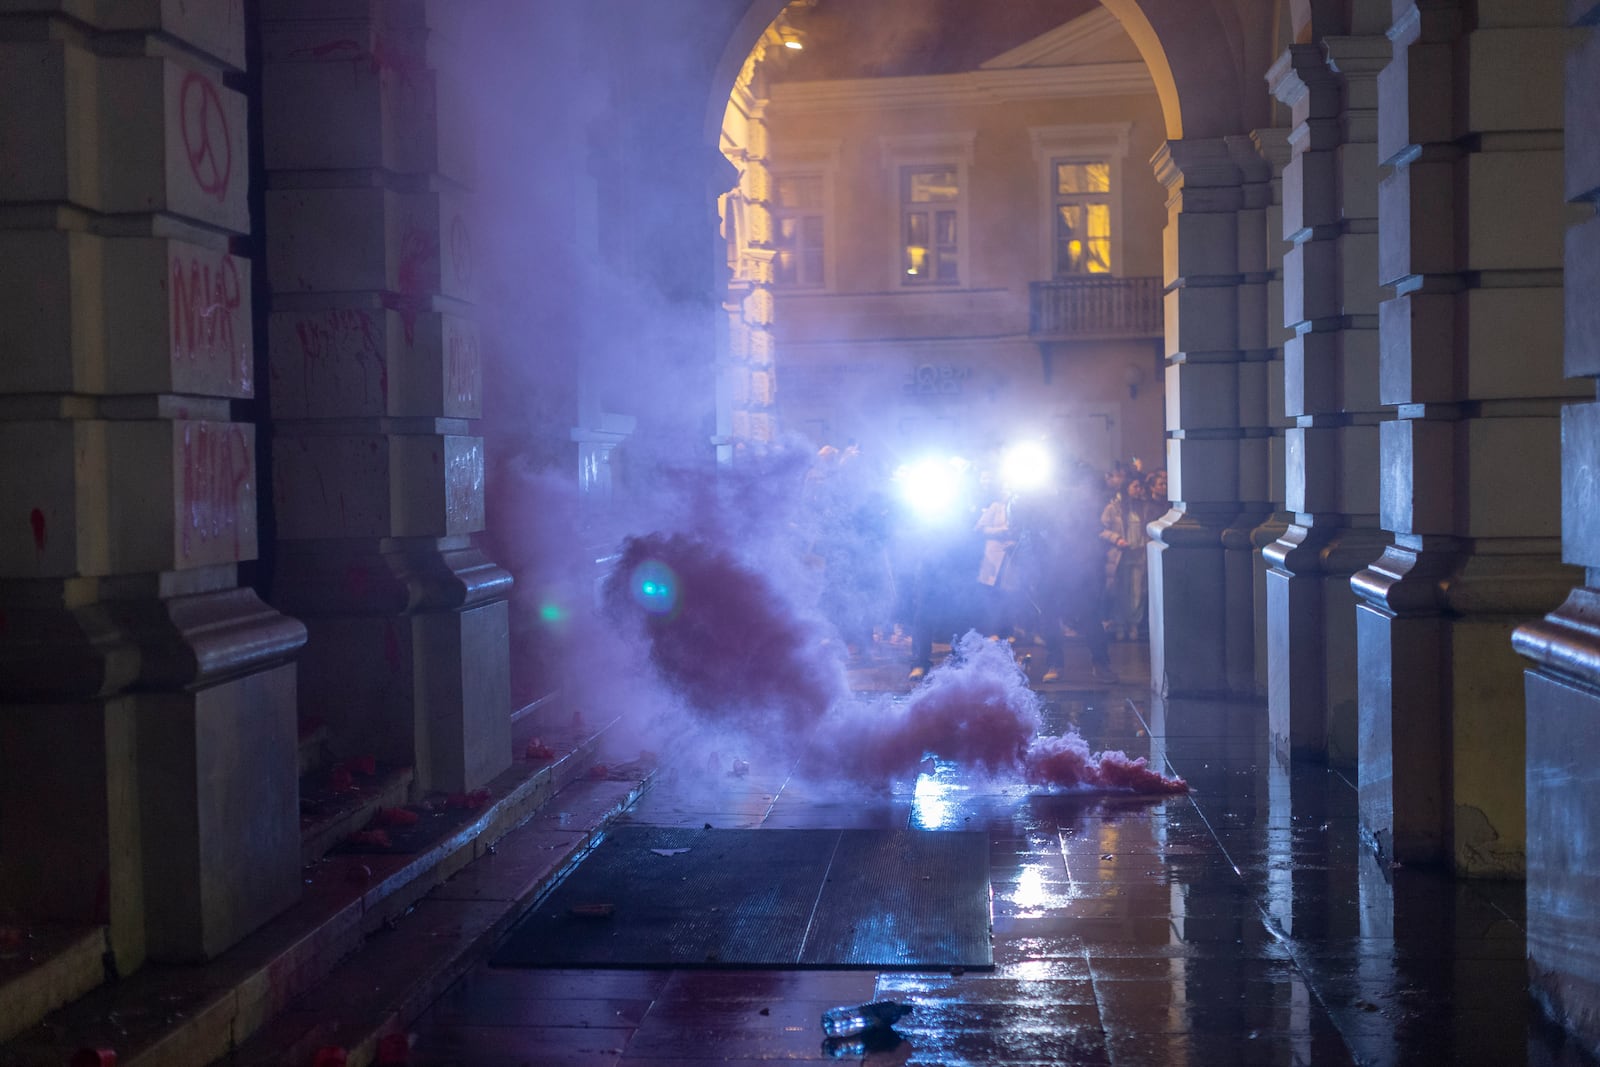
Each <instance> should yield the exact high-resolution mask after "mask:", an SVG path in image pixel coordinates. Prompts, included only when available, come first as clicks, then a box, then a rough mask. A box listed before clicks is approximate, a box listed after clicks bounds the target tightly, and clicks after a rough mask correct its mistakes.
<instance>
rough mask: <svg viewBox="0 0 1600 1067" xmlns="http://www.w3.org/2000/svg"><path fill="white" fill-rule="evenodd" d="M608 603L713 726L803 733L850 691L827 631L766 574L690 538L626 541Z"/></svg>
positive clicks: (665, 675) (608, 591)
mask: <svg viewBox="0 0 1600 1067" xmlns="http://www.w3.org/2000/svg"><path fill="white" fill-rule="evenodd" d="M663 586H665V588H663ZM606 605H607V608H608V609H609V613H610V615H611V617H612V618H613V619H614V620H615V621H616V622H617V623H619V624H622V625H626V624H627V623H628V620H629V619H630V617H631V618H632V619H633V620H634V623H635V624H636V625H638V626H639V627H640V628H641V630H642V632H643V635H644V636H645V638H646V639H647V641H648V647H649V658H650V663H651V665H652V666H653V667H654V668H655V670H656V671H657V672H658V673H659V674H660V676H661V678H662V680H663V681H664V682H666V683H667V684H668V685H670V686H671V687H672V688H673V689H674V690H675V691H676V692H677V693H678V694H679V695H681V696H682V697H683V699H684V700H685V701H687V702H688V703H689V705H690V706H691V707H692V708H693V709H694V710H695V711H697V712H698V713H699V714H700V716H701V717H702V718H706V719H710V720H712V721H714V722H716V723H718V724H719V725H729V724H735V725H741V726H743V727H745V728H746V729H748V730H750V731H751V732H752V733H758V732H760V731H762V730H766V729H775V730H778V731H781V734H782V736H784V737H788V738H797V737H803V736H804V734H805V732H806V731H807V730H808V729H809V728H810V727H811V726H812V725H814V724H815V723H817V722H818V721H820V720H821V718H822V717H823V715H824V714H825V713H826V712H827V711H828V710H829V709H830V708H832V707H833V706H835V705H836V704H838V703H839V702H840V701H842V700H843V699H844V697H845V696H846V695H847V693H848V686H847V684H846V680H845V673H844V664H843V662H842V660H841V659H840V655H839V652H838V651H836V649H835V647H834V646H830V645H825V644H824V643H823V639H824V637H825V636H826V632H825V630H824V629H823V628H822V627H821V626H820V625H818V624H815V623H811V622H809V621H807V620H805V619H804V618H802V617H801V616H800V615H799V614H798V613H796V611H795V610H794V607H793V605H792V604H791V603H790V602H789V601H788V599H787V598H786V597H785V596H784V595H783V593H782V591H781V589H780V588H779V587H778V585H776V584H775V583H774V582H773V581H771V580H769V579H768V578H767V576H765V575H763V574H761V573H759V572H757V571H755V570H753V569H751V568H750V567H748V566H746V565H745V564H743V563H741V562H740V561H739V560H738V559H736V558H735V557H734V556H733V555H732V554H731V553H730V552H727V551H725V550H723V549H720V548H717V547H715V546H713V545H711V544H708V543H707V542H705V541H702V540H700V539H699V538H697V537H694V536H692V535H687V534H671V535H664V534H650V535H648V536H645V537H633V538H629V539H628V541H627V542H626V543H625V544H624V546H623V551H622V555H621V557H620V558H619V559H618V560H617V561H616V563H615V566H614V567H613V569H612V572H611V576H610V578H609V580H608V581H607V584H606Z"/></svg>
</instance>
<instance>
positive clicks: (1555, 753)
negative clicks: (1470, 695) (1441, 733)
mask: <svg viewBox="0 0 1600 1067" xmlns="http://www.w3.org/2000/svg"><path fill="white" fill-rule="evenodd" d="M1514 642H1515V645H1516V648H1517V650H1518V651H1519V652H1521V653H1522V654H1523V655H1525V656H1527V657H1528V658H1530V659H1532V660H1534V661H1535V667H1534V669H1532V670H1529V671H1526V672H1525V674H1524V684H1525V686H1526V700H1527V709H1528V714H1527V732H1526V737H1527V803H1528V813H1527V821H1528V860H1527V880H1528V966H1529V988H1530V990H1531V991H1532V993H1533V995H1534V997H1535V998H1536V999H1538V1001H1539V1002H1540V1003H1541V1004H1542V1005H1543V1006H1544V1008H1545V1010H1546V1011H1547V1012H1548V1013H1549V1014H1550V1016H1551V1017H1552V1018H1553V1019H1555V1020H1556V1021H1557V1022H1558V1023H1560V1024H1561V1025H1562V1026H1564V1027H1566V1028H1567V1029H1568V1030H1570V1031H1572V1033H1573V1034H1575V1035H1576V1036H1577V1038H1578V1039H1579V1040H1580V1041H1581V1042H1582V1043H1583V1044H1584V1045H1585V1047H1587V1048H1588V1049H1589V1050H1590V1051H1591V1052H1592V1053H1595V1054H1600V929H1597V928H1596V926H1595V924H1594V922H1593V920H1592V916H1593V912H1594V900H1595V897H1596V895H1597V894H1600V839H1597V838H1596V837H1595V835H1594V834H1593V833H1590V832H1587V830H1588V828H1591V827H1595V826H1600V768H1597V766H1596V764H1595V761H1594V759H1593V758H1592V754H1593V753H1594V752H1595V750H1596V748H1597V747H1600V590H1596V589H1586V588H1580V589H1575V590H1573V592H1572V594H1571V596H1569V597H1568V598H1567V602H1566V603H1565V604H1563V605H1562V606H1561V607H1560V608H1558V609H1557V610H1556V611H1554V612H1552V613H1551V614H1550V615H1548V616H1546V617H1545V618H1544V619H1541V620H1540V621H1538V622H1535V623H1530V624H1528V625H1526V626H1523V627H1522V628H1521V629H1519V630H1518V631H1517V634H1516V637H1515V639H1514Z"/></svg>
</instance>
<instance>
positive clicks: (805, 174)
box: [768, 167, 833, 293]
mask: <svg viewBox="0 0 1600 1067" xmlns="http://www.w3.org/2000/svg"><path fill="white" fill-rule="evenodd" d="M806 178H814V179H816V181H817V186H818V191H819V194H820V195H819V197H818V200H819V203H818V205H817V206H816V207H814V208H785V207H783V206H781V205H780V203H779V199H778V186H779V185H780V184H781V183H782V182H784V181H792V180H795V179H806ZM829 193H830V184H829V182H828V175H827V173H826V172H825V171H823V170H822V169H821V168H816V167H775V168H773V170H772V200H771V203H770V206H769V208H768V211H769V212H770V214H771V216H772V242H771V243H772V287H773V288H774V289H776V290H779V291H781V292H785V293H815V292H827V291H828V289H829V278H830V276H831V275H832V273H833V272H832V270H831V269H830V267H831V264H830V263H829V257H830V253H831V250H832V247H833V242H832V241H830V240H829V237H830V234H829V232H828V231H829V226H828V220H829V218H830V217H831V215H832V212H830V211H829V210H828V207H829V203H830V196H829ZM813 217H814V218H817V219H819V220H821V227H820V229H821V234H820V240H821V242H822V247H821V249H820V251H821V255H820V256H819V257H818V258H819V263H818V266H817V270H818V271H819V272H820V275H821V276H820V277H818V278H817V279H816V280H815V281H812V280H806V281H795V282H785V281H783V280H781V279H780V278H779V277H778V261H779V257H780V256H781V255H782V254H783V251H784V249H783V246H782V245H781V244H780V243H779V234H780V232H781V231H782V229H783V222H784V220H785V219H790V218H794V219H801V220H804V219H807V218H813ZM800 229H801V230H803V229H804V223H803V222H802V223H801V226H800ZM797 248H798V249H799V250H800V252H801V266H800V268H798V269H797V275H799V274H804V269H803V263H804V256H803V252H804V248H805V246H804V244H803V241H802V243H801V244H800V245H798V246H797Z"/></svg>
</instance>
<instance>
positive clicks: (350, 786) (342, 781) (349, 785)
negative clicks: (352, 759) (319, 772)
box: [328, 766, 356, 793]
mask: <svg viewBox="0 0 1600 1067" xmlns="http://www.w3.org/2000/svg"><path fill="white" fill-rule="evenodd" d="M328 786H329V787H330V788H331V789H332V790H333V791H334V792H335V793H349V792H352V791H354V790H355V787H356V783H355V779H354V778H352V777H351V776H350V768H348V767H342V766H341V767H335V768H334V769H333V770H332V772H330V773H329V775H328Z"/></svg>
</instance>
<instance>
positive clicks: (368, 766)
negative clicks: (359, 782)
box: [344, 756, 378, 778]
mask: <svg viewBox="0 0 1600 1067" xmlns="http://www.w3.org/2000/svg"><path fill="white" fill-rule="evenodd" d="M344 765H345V767H346V768H347V769H348V770H349V771H350V773H351V774H359V775H361V776H362V777H363V778H371V777H372V776H373V775H375V774H377V773H378V760H377V757H376V756H357V757H356V758H355V759H352V760H346V761H345V763H344Z"/></svg>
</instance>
